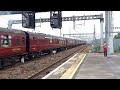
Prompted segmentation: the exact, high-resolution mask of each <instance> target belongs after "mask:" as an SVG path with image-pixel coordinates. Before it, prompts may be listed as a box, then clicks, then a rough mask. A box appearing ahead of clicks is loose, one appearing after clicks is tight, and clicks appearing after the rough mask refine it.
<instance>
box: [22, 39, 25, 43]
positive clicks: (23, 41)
mask: <svg viewBox="0 0 120 90" xmlns="http://www.w3.org/2000/svg"><path fill="white" fill-rule="evenodd" d="M22 44H23V45H25V38H24V37H22Z"/></svg>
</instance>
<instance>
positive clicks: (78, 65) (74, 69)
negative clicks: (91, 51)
mask: <svg viewBox="0 0 120 90" xmlns="http://www.w3.org/2000/svg"><path fill="white" fill-rule="evenodd" d="M85 56H86V54H84V56H83V58H82V59H81V60H80V62H79V64H78V65H77V67H76V68H75V69H74V70H73V72H72V74H71V75H70V77H69V78H68V79H71V78H72V77H73V75H74V74H75V72H76V70H77V69H78V67H79V66H80V64H81V63H82V62H83V60H84V58H85Z"/></svg>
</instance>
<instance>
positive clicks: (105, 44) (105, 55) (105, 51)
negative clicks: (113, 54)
mask: <svg viewBox="0 0 120 90" xmlns="http://www.w3.org/2000/svg"><path fill="white" fill-rule="evenodd" d="M107 48H108V46H107V43H106V42H104V45H103V50H104V57H107Z"/></svg>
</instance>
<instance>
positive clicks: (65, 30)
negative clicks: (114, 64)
mask: <svg viewBox="0 0 120 90" xmlns="http://www.w3.org/2000/svg"><path fill="white" fill-rule="evenodd" d="M101 13H103V16H104V17H105V11H63V12H62V17H68V16H73V15H75V16H81V15H84V14H85V15H98V14H101ZM113 16H114V19H113V20H114V21H113V23H114V26H115V27H119V26H120V12H119V11H114V12H113ZM49 17H50V13H49V12H44V13H36V19H39V18H49ZM10 19H11V20H21V19H22V15H20V14H18V15H0V27H8V20H10ZM83 23H84V21H83V20H82V21H76V24H83ZM94 24H95V28H96V33H97V34H98V35H99V34H100V20H99V19H98V20H86V21H85V27H84V26H83V25H77V26H76V31H75V30H73V22H72V21H65V22H62V29H61V32H62V34H69V33H71V34H72V33H78V32H79V33H93V31H94ZM39 25H40V23H37V24H36V26H39ZM104 27H105V23H104ZM12 28H14V29H21V30H25V31H27V30H28V29H26V28H22V24H13V26H12ZM29 30H30V31H32V29H29ZM114 31H120V30H114ZM35 32H40V33H45V34H51V35H56V36H60V30H59V29H53V30H52V28H51V27H50V23H49V22H47V23H42V24H41V27H36V29H35Z"/></svg>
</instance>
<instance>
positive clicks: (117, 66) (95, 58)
mask: <svg viewBox="0 0 120 90" xmlns="http://www.w3.org/2000/svg"><path fill="white" fill-rule="evenodd" d="M72 79H120V55H109V57H108V58H104V56H103V53H87V55H86V57H85V59H84V60H83V62H82V64H81V65H80V66H79V68H78V69H77V71H76V72H75V74H74V76H73V77H72Z"/></svg>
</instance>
